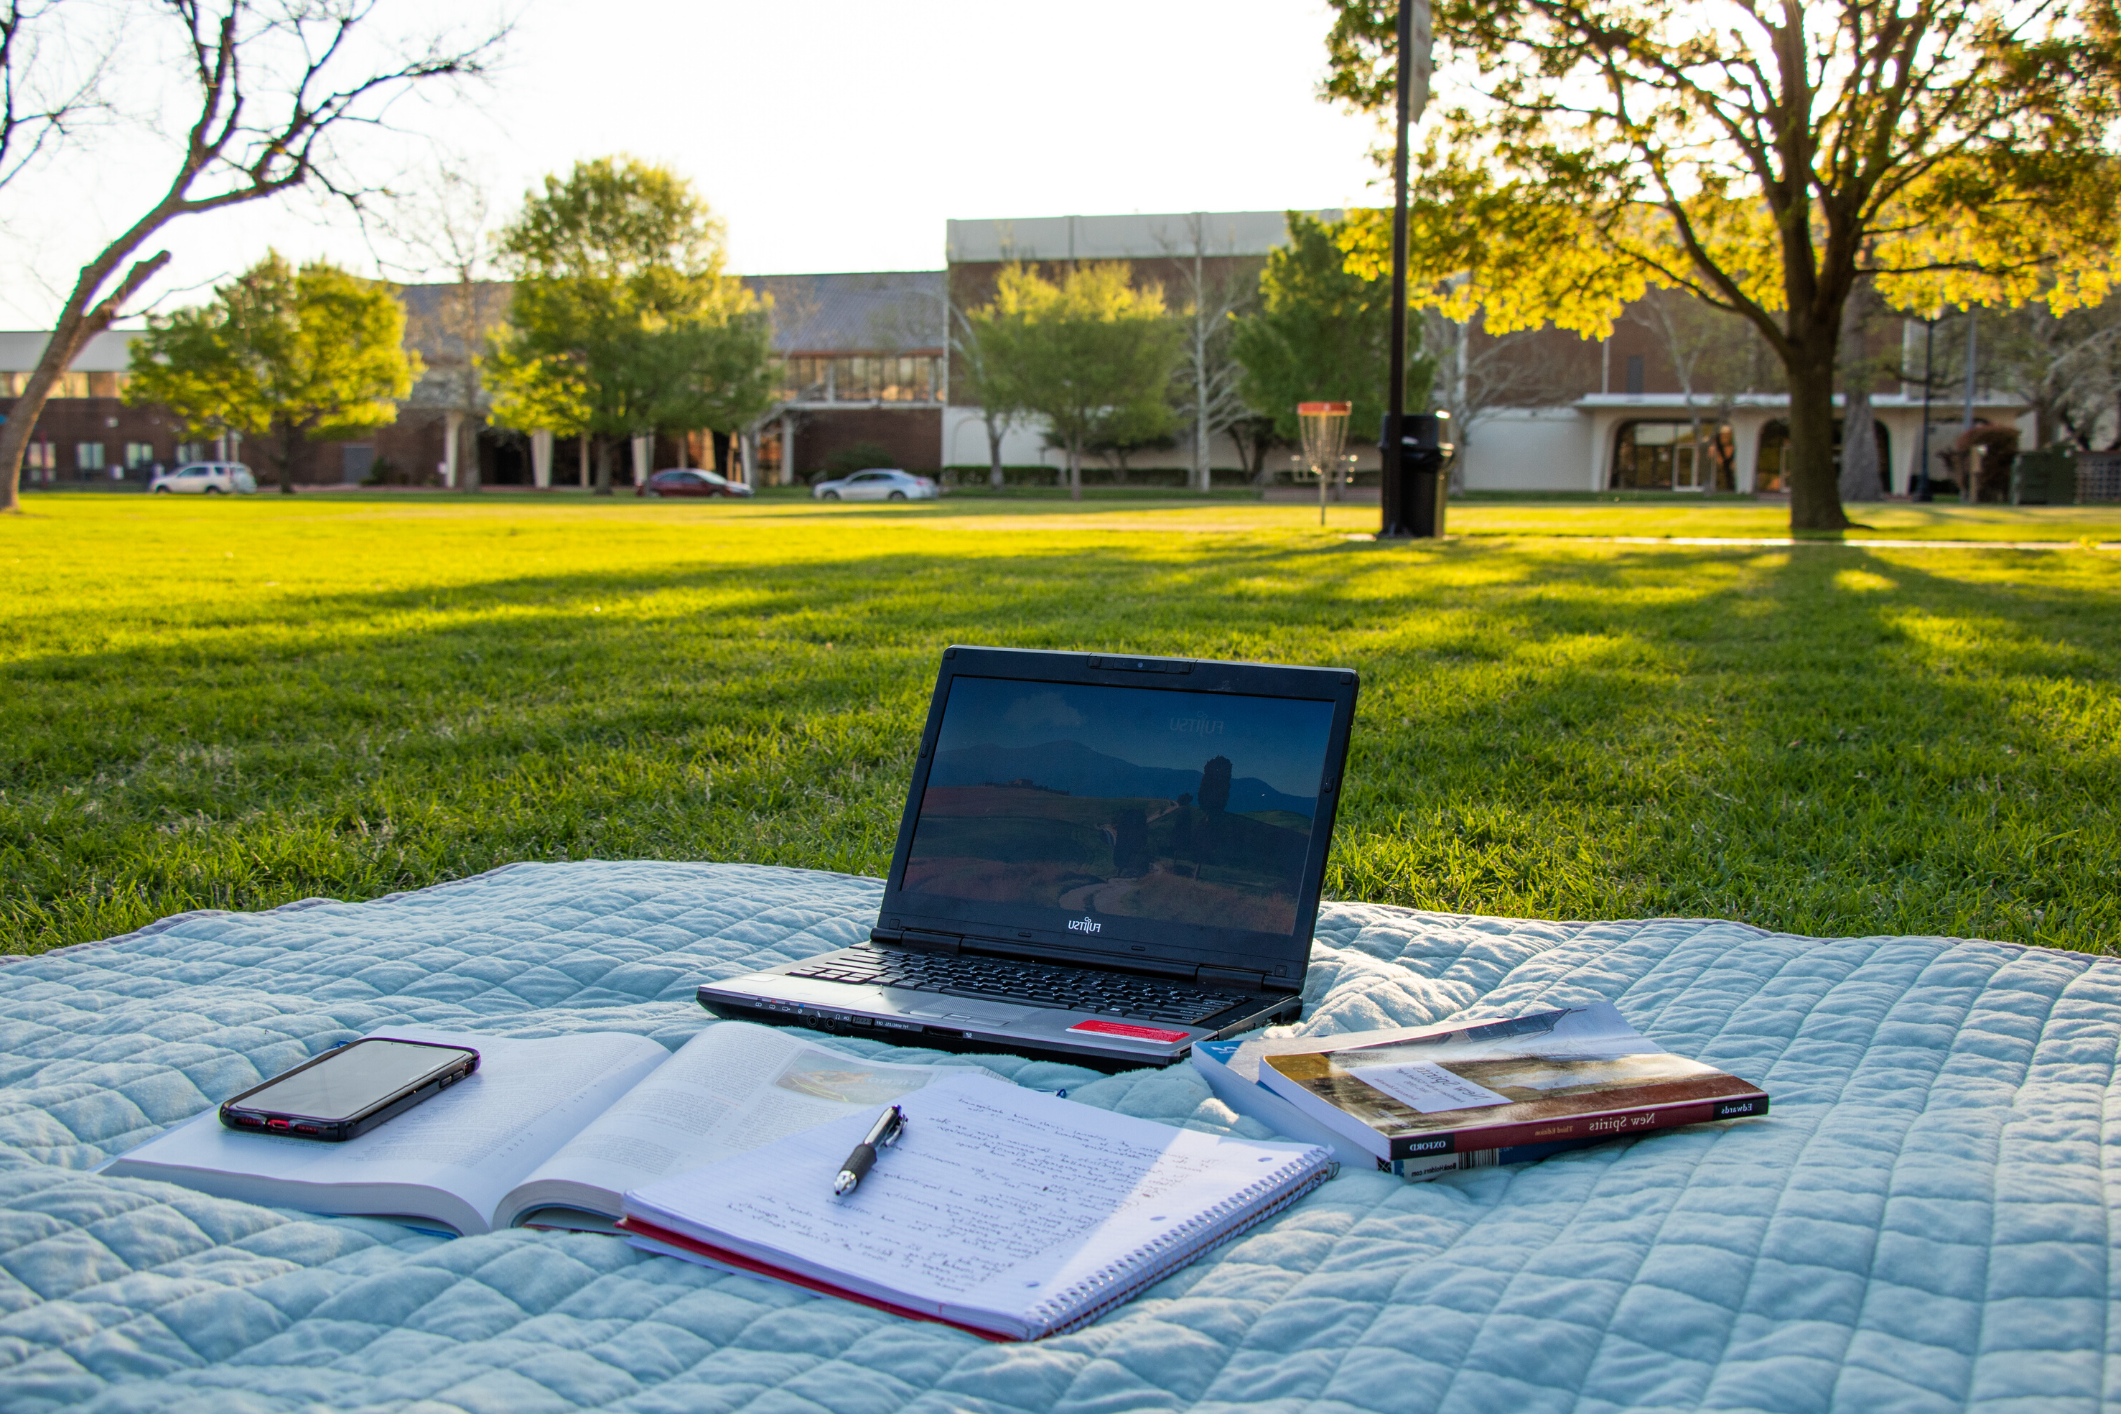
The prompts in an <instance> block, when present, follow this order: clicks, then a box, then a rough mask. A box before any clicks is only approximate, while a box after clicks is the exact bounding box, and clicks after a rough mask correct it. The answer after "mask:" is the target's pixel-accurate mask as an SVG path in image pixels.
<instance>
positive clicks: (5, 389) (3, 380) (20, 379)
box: [0, 373, 29, 398]
mask: <svg viewBox="0 0 2121 1414" xmlns="http://www.w3.org/2000/svg"><path fill="white" fill-rule="evenodd" d="M28 386H29V375H28V374H27V373H0V398H19V397H21V396H22V390H23V389H24V388H27V387H28Z"/></svg>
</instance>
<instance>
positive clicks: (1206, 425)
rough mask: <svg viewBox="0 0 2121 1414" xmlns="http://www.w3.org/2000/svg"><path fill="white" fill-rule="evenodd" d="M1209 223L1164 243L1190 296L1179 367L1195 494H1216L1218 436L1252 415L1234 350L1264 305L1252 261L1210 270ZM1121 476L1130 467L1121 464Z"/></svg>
mask: <svg viewBox="0 0 2121 1414" xmlns="http://www.w3.org/2000/svg"><path fill="white" fill-rule="evenodd" d="M1207 221H1208V218H1207V217H1206V216H1205V215H1204V214H1202V213H1201V212H1198V211H1196V212H1194V213H1193V214H1192V215H1190V216H1188V217H1186V226H1185V237H1186V238H1185V241H1184V243H1183V245H1182V246H1181V245H1179V244H1175V243H1173V242H1171V241H1169V240H1159V242H1158V243H1159V244H1160V245H1162V246H1163V247H1164V252H1165V254H1166V255H1168V256H1169V257H1170V258H1171V263H1172V265H1173V266H1174V267H1175V268H1176V269H1177V270H1178V272H1179V278H1180V280H1181V281H1183V282H1184V290H1185V296H1186V306H1185V320H1186V325H1187V328H1186V341H1185V352H1184V356H1183V358H1182V361H1181V363H1180V365H1179V367H1180V379H1181V381H1182V383H1183V384H1184V388H1183V398H1182V403H1183V405H1184V406H1185V407H1186V408H1187V409H1188V411H1190V412H1191V414H1192V416H1191V417H1189V418H1188V419H1187V421H1188V423H1189V425H1190V428H1191V432H1192V441H1193V469H1192V475H1191V477H1190V478H1189V481H1190V484H1191V485H1192V487H1193V489H1194V490H1196V491H1199V492H1202V493H1204V494H1205V493H1206V492H1208V491H1210V490H1212V489H1213V482H1214V469H1213V467H1212V466H1211V465H1210V460H1211V456H1210V454H1211V452H1212V451H1213V448H1214V443H1215V438H1216V436H1217V434H1219V433H1223V432H1229V431H1231V430H1232V429H1233V428H1234V427H1235V426H1236V425H1237V424H1238V423H1239V422H1240V421H1242V420H1243V419H1244V418H1247V417H1249V416H1251V415H1252V410H1251V409H1250V408H1249V407H1247V406H1246V405H1245V399H1244V392H1243V389H1242V387H1241V384H1242V383H1243V381H1244V365H1242V364H1241V363H1239V362H1238V361H1237V355H1236V352H1235V350H1234V349H1233V348H1232V346H1231V343H1232V335H1233V334H1234V333H1235V332H1236V324H1235V321H1236V319H1237V318H1238V316H1240V315H1242V314H1246V313H1249V312H1250V311H1251V310H1252V308H1253V307H1254V306H1255V305H1257V304H1258V302H1259V274H1258V270H1257V268H1256V266H1255V265H1253V264H1252V263H1250V262H1248V263H1247V266H1246V267H1245V268H1243V269H1241V270H1240V271H1230V270H1227V269H1224V270H1222V271H1220V272H1215V271H1211V270H1210V268H1209V266H1208V256H1209V253H1210V252H1209V249H1208V229H1207ZM1121 467H1122V475H1124V474H1125V472H1124V467H1125V463H1124V460H1122V463H1121Z"/></svg>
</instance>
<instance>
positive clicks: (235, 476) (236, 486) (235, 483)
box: [147, 462, 258, 496]
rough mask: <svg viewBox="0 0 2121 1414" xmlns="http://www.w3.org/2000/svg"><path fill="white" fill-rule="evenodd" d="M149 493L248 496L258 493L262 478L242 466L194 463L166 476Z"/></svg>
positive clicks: (149, 484)
mask: <svg viewBox="0 0 2121 1414" xmlns="http://www.w3.org/2000/svg"><path fill="white" fill-rule="evenodd" d="M147 489H148V490H149V491H153V492H159V493H161V494H162V495H165V496H167V495H169V494H170V493H171V492H188V493H190V494H191V495H194V496H225V495H227V494H228V493H229V492H231V491H234V492H239V493H241V494H242V495H245V496H247V495H249V494H250V493H251V492H253V491H255V490H257V489H258V478H257V477H255V476H252V475H251V474H250V468H249V467H247V466H245V465H243V463H241V462H190V463H187V464H186V465H184V466H180V467H178V468H177V469H176V470H175V471H165V472H163V473H162V474H161V475H160V476H158V477H156V478H155V479H154V480H153V481H150V482H148V483H147Z"/></svg>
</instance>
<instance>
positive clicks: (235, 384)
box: [125, 253, 420, 495]
mask: <svg viewBox="0 0 2121 1414" xmlns="http://www.w3.org/2000/svg"><path fill="white" fill-rule="evenodd" d="M419 373H420V359H419V355H417V354H412V353H407V352H406V350H405V306H404V305H402V304H400V303H399V302H398V298H397V296H396V294H394V293H393V292H392V290H391V288H390V286H388V285H385V284H380V283H378V282H377V281H374V280H363V279H361V278H359V277H358V276H355V275H350V274H348V273H347V272H346V271H344V270H341V269H339V268H338V267H337V266H336V265H329V264H326V263H324V262H322V261H315V262H312V263H310V264H308V265H304V266H303V267H302V268H301V269H299V270H297V269H296V268H295V267H294V266H292V265H290V264H289V263H288V262H287V261H286V260H285V259H284V258H283V257H281V256H280V255H279V254H277V253H268V254H267V255H266V257H265V259H263V260H261V261H259V262H258V263H257V264H256V265H254V266H252V267H251V268H250V269H248V270H246V271H244V272H243V273H242V274H241V275H239V276H237V277H236V278H235V279H234V280H232V281H231V282H229V283H228V284H226V285H221V286H217V287H216V288H215V290H214V298H213V301H212V303H210V304H205V305H200V306H198V307H196V308H192V309H180V310H177V311H175V312H174V313H172V314H167V315H160V316H154V317H151V318H150V319H149V321H148V330H147V333H146V334H145V335H144V336H142V337H141V338H140V339H139V340H137V341H136V342H135V343H134V344H133V349H132V376H131V377H130V378H129V379H128V380H127V382H126V387H125V397H126V401H127V402H130V403H160V404H161V405H163V406H164V407H167V408H168V409H169V410H170V411H172V412H174V413H176V414H177V416H179V417H181V418H182V419H184V423H185V425H186V426H187V427H188V428H189V429H191V430H192V431H193V432H197V433H203V434H212V433H218V432H223V431H233V432H241V433H243V434H245V435H246V436H250V437H256V438H260V439H262V440H263V441H264V443H265V446H266V447H267V449H268V450H267V455H268V456H270V457H271V458H272V461H273V465H274V467H275V469H276V470H277V472H278V474H279V481H280V490H281V491H282V492H283V493H285V494H287V495H293V494H294V489H295V487H294V464H295V458H296V456H297V454H298V453H299V452H300V450H301V446H302V443H303V442H304V441H305V440H307V439H312V438H328V437H353V436H358V435H359V434H361V433H363V432H367V431H370V430H373V429H374V428H378V427H384V426H388V425H389V424H390V423H391V422H393V421H395V420H396V419H397V415H398V407H397V403H398V400H399V399H400V398H403V397H404V396H405V395H406V394H408V393H410V392H411V391H412V384H413V380H414V379H415V378H417V377H418V376H419Z"/></svg>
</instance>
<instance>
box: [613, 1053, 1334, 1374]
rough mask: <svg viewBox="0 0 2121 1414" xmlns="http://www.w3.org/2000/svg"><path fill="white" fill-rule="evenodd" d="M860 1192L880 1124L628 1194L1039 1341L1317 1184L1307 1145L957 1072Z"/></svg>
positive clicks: (755, 1248)
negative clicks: (841, 1187) (858, 1166)
mask: <svg viewBox="0 0 2121 1414" xmlns="http://www.w3.org/2000/svg"><path fill="white" fill-rule="evenodd" d="M900 1104H901V1106H902V1108H903V1109H904V1110H905V1112H906V1115H907V1123H906V1128H905V1133H904V1136H903V1137H902V1138H901V1139H900V1140H899V1142H898V1143H897V1145H895V1146H894V1147H892V1148H891V1149H890V1150H888V1151H886V1152H885V1153H884V1154H883V1155H882V1156H881V1157H880V1158H879V1159H878V1161H877V1164H876V1167H875V1168H873V1169H871V1170H870V1172H869V1175H868V1177H866V1178H865V1179H863V1180H862V1183H861V1186H860V1187H859V1188H857V1189H855V1190H854V1192H852V1193H851V1194H848V1195H847V1196H845V1197H835V1196H834V1195H833V1192H832V1179H833V1175H834V1174H835V1173H836V1172H837V1171H838V1169H839V1167H840V1164H841V1162H842V1161H843V1160H844V1159H845V1158H846V1156H847V1153H848V1151H849V1150H850V1149H851V1148H852V1147H853V1145H854V1144H855V1143H856V1142H858V1141H859V1140H860V1139H861V1137H862V1134H863V1131H864V1130H865V1129H866V1128H867V1126H868V1124H869V1122H870V1120H871V1118H872V1117H873V1114H862V1115H852V1116H849V1117H848V1118H847V1119H845V1120H841V1121H837V1122H835V1123H832V1124H828V1125H825V1126H823V1127H821V1128H817V1129H811V1130H807V1131H805V1132H803V1133H800V1134H795V1135H791V1136H790V1137H788V1138H786V1139H783V1140H781V1141H780V1142H779V1143H777V1144H775V1145H773V1146H772V1148H770V1149H768V1150H765V1151H762V1152H760V1153H758V1154H754V1155H750V1156H747V1157H745V1158H743V1159H740V1160H734V1161H729V1162H724V1163H721V1164H717V1165H715V1166H714V1167H712V1168H708V1169H702V1170H698V1171H696V1172H693V1173H687V1174H681V1175H679V1176H677V1177H675V1178H671V1179H665V1180H663V1181H661V1182H659V1183H656V1184H653V1185H651V1186H649V1187H647V1188H644V1189H641V1190H638V1191H636V1192H632V1193H628V1194H627V1195H626V1215H627V1217H629V1218H633V1219H639V1220H642V1221H645V1222H647V1223H650V1224H652V1225H654V1226H656V1227H660V1228H664V1229H666V1230H668V1231H670V1232H673V1233H676V1234H678V1235H680V1236H683V1237H688V1238H691V1239H693V1240H695V1241H699V1242H703V1243H706V1244H709V1245H711V1246H714V1247H720V1248H723V1249H726V1250H728V1251H730V1252H734V1253H737V1254H739V1255H742V1256H744V1257H748V1258H751V1259H752V1260H754V1261H759V1262H763V1263H767V1264H769V1265H771V1266H774V1267H778V1268H780V1269H783V1270H785V1271H788V1272H792V1273H795V1274H797V1275H800V1276H804V1277H808V1278H810V1279H812V1280H814V1281H819V1282H823V1283H826V1284H828V1285H831V1286H836V1287H839V1288H842V1289H844V1290H847V1291H851V1292H855V1293H858V1294H860V1295H864V1296H868V1297H870V1298H872V1299H875V1300H880V1301H887V1302H890V1303H892V1304H895V1305H898V1306H902V1307H906V1308H908V1309H911V1310H916V1311H920V1312H922V1313H924V1314H928V1315H933V1316H936V1317H939V1318H940V1319H943V1320H948V1321H955V1322H958V1323H960V1324H963V1325H969V1326H976V1327H979V1328H981V1329H987V1330H996V1331H1000V1332H1003V1333H1006V1334H1009V1335H1013V1336H1016V1337H1018V1338H1027V1337H1035V1336H1037V1335H1040V1334H1044V1333H1045V1332H1047V1331H1049V1330H1053V1329H1056V1328H1058V1327H1060V1326H1063V1325H1066V1324H1067V1323H1068V1322H1069V1321H1071V1320H1073V1319H1075V1318H1076V1317H1078V1316H1079V1315H1081V1314H1083V1313H1085V1312H1086V1311H1088V1310H1091V1309H1095V1308H1096V1307H1098V1306H1099V1305H1101V1304H1103V1303H1105V1302H1107V1301H1109V1300H1111V1299H1113V1298H1114V1297H1115V1296H1118V1295H1121V1294H1124V1293H1126V1292H1129V1291H1132V1290H1134V1289H1136V1288H1137V1287H1138V1286H1139V1285H1141V1284H1143V1283H1144V1281H1146V1280H1150V1279H1154V1278H1155V1277H1158V1276H1160V1275H1162V1274H1163V1273H1164V1272H1166V1271H1169V1270H1172V1269H1174V1268H1175V1267H1176V1266H1178V1265H1182V1264H1183V1263H1184V1262H1185V1261H1186V1260H1189V1259H1190V1258H1191V1257H1192V1256H1193V1255H1195V1254H1197V1253H1198V1252H1200V1251H1202V1250H1204V1249H1205V1248H1206V1247H1207V1246H1209V1245H1212V1244H1213V1242H1214V1241H1215V1240H1217V1239H1218V1237H1219V1236H1220V1235H1221V1234H1223V1233H1226V1232H1228V1231H1231V1230H1234V1229H1235V1228H1236V1227H1239V1226H1242V1224H1243V1223H1244V1221H1246V1220H1247V1218H1248V1217H1249V1216H1251V1215H1254V1214H1256V1212H1257V1211H1259V1210H1261V1209H1263V1208H1266V1207H1268V1206H1271V1204H1272V1203H1273V1202H1274V1201H1276V1198H1277V1195H1286V1194H1287V1193H1289V1192H1293V1191H1295V1190H1296V1189H1297V1188H1298V1187H1300V1185H1301V1183H1302V1182H1304V1181H1306V1180H1308V1179H1310V1178H1312V1177H1315V1176H1319V1175H1322V1174H1323V1173H1324V1172H1326V1171H1327V1170H1328V1168H1329V1167H1330V1163H1331V1160H1330V1156H1329V1155H1328V1154H1327V1152H1326V1151H1325V1150H1323V1149H1321V1148H1318V1147H1317V1146H1315V1145H1304V1144H1273V1143H1261V1142H1258V1141H1254V1140H1244V1139H1227V1138H1220V1137H1217V1136H1214V1135H1208V1134H1200V1133H1196V1132H1194V1131H1192V1130H1184V1129H1176V1128H1173V1127H1172V1126H1169V1125H1164V1124H1158V1123H1156V1122H1154V1121H1152V1120H1143V1119H1135V1118H1133V1117H1131V1116H1127V1115H1120V1114H1114V1113H1112V1112H1110V1111H1108V1110H1100V1109H1094V1108H1092V1107H1090V1106H1088V1105H1082V1104H1073V1103H1070V1102H1069V1101H1066V1100H1062V1099H1058V1098H1056V1097H1053V1096H1049V1095H1043V1094H1040V1093H1038V1092H1036V1091H1029V1090H1022V1089H1018V1088H1017V1087H1015V1086H1012V1085H1009V1084H1007V1083H1006V1082H998V1081H994V1080H990V1079H985V1078H981V1077H952V1078H949V1079H944V1080H939V1081H937V1083H935V1084H934V1085H931V1086H929V1087H928V1088H927V1089H925V1090H923V1091H920V1092H918V1093H916V1094H913V1095H910V1096H908V1097H907V1098H906V1099H904V1100H903V1101H901V1102H900Z"/></svg>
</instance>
